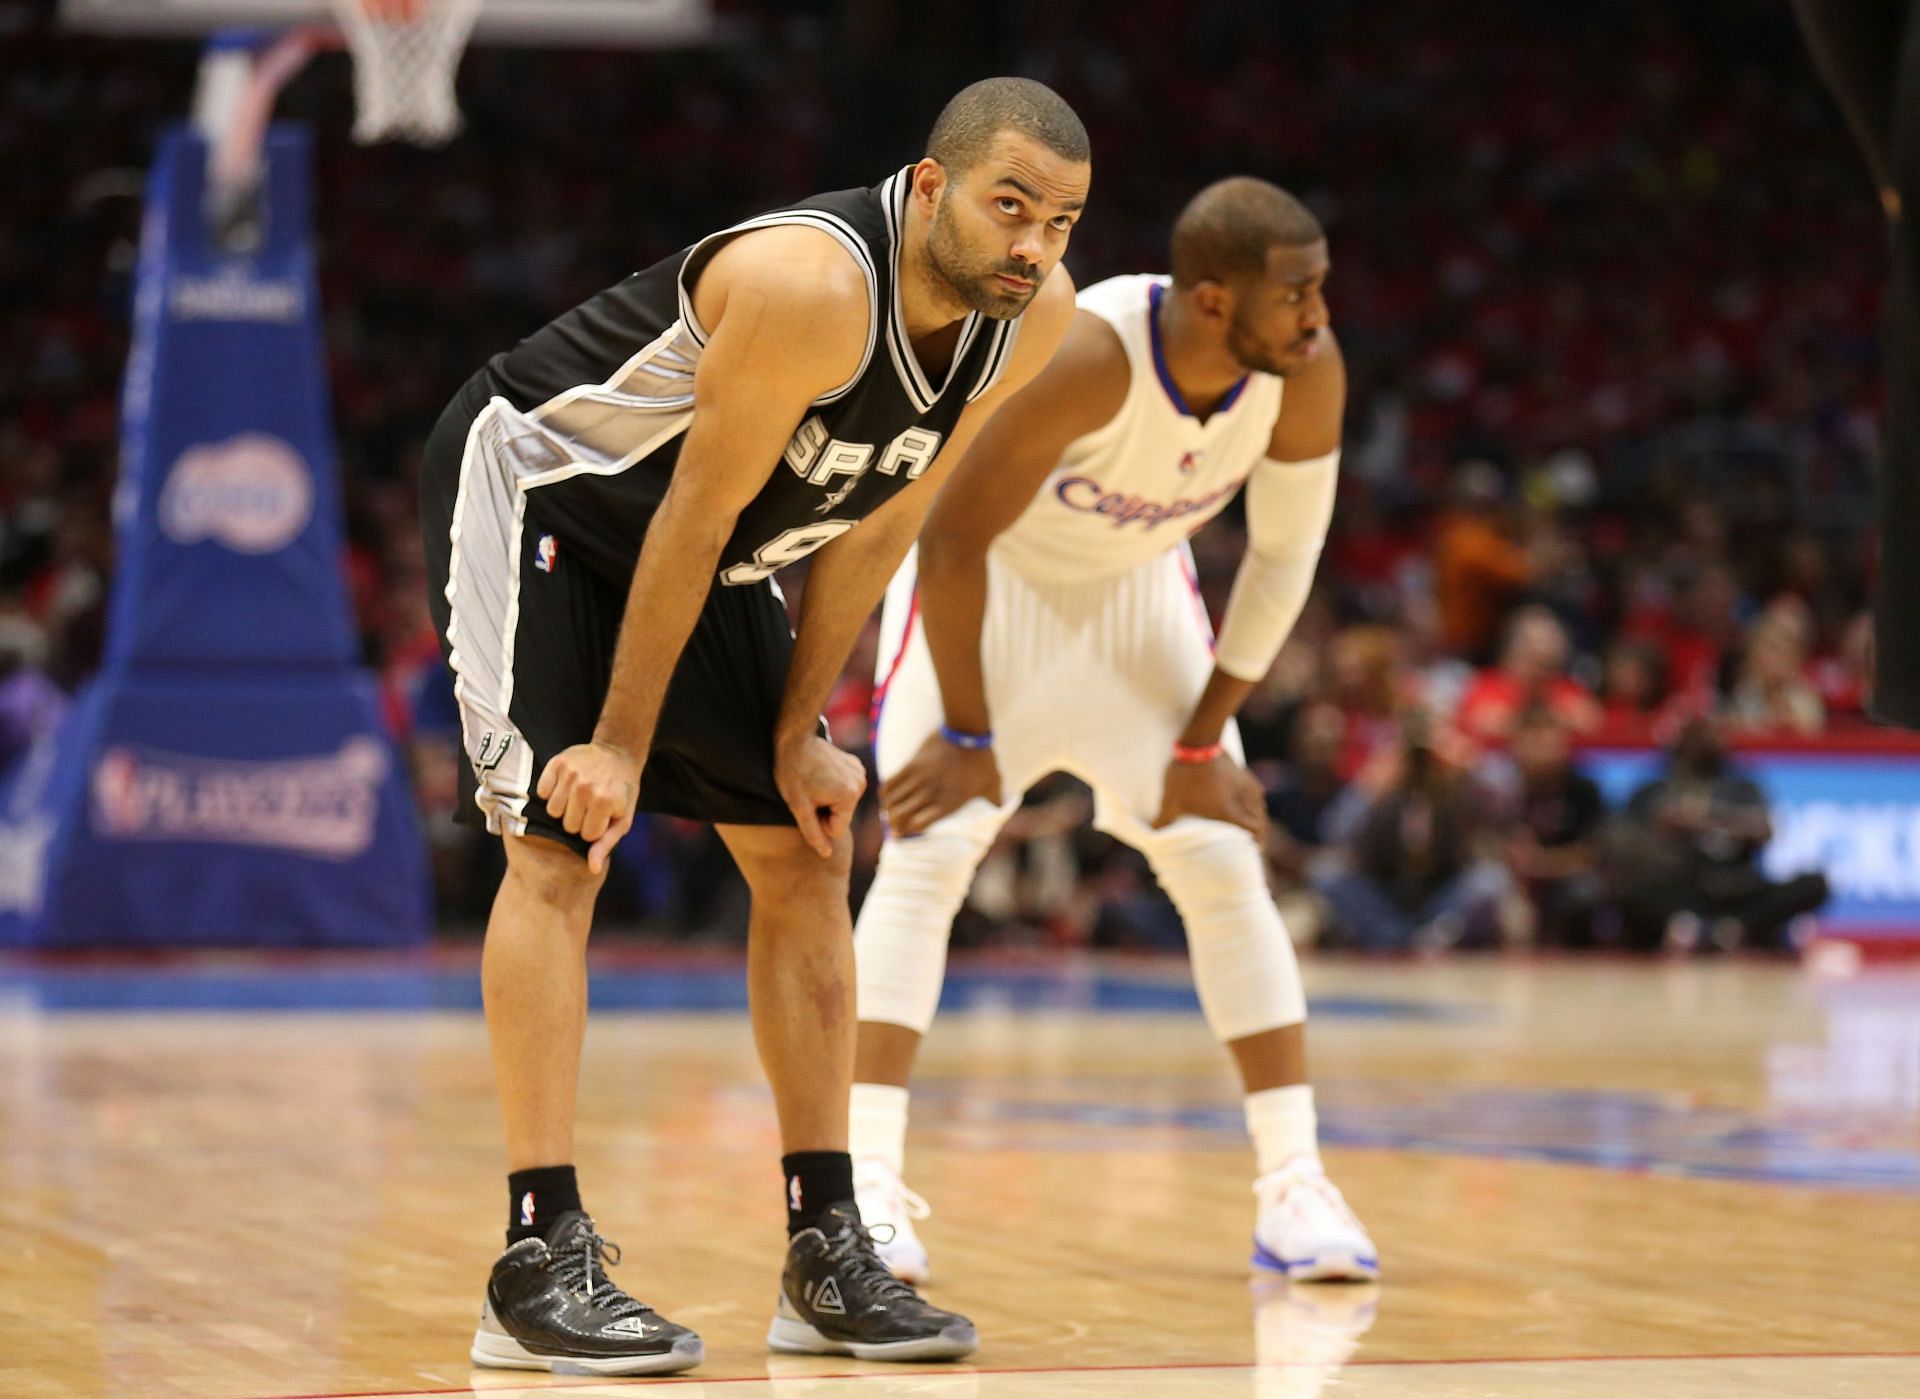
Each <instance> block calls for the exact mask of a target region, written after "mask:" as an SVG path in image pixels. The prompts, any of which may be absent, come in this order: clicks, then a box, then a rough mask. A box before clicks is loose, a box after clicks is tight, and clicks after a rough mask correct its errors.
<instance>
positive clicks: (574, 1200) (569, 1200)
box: [507, 1166, 583, 1244]
mask: <svg viewBox="0 0 1920 1399" xmlns="http://www.w3.org/2000/svg"><path fill="white" fill-rule="evenodd" d="M581 1208H583V1206H582V1205H581V1203H580V1183H579V1182H578V1181H577V1180H575V1179H574V1177H573V1167H571V1166H537V1167H535V1168H534V1169H533V1170H531V1171H515V1172H513V1173H512V1174H511V1175H509V1176H508V1177H507V1242H508V1243H509V1244H517V1243H519V1242H520V1240H522V1239H535V1238H539V1237H540V1236H541V1235H543V1234H545V1233H546V1232H547V1230H548V1229H550V1228H552V1227H553V1221H554V1220H556V1219H558V1218H559V1217H560V1216H561V1215H563V1214H565V1213H566V1212H567V1211H568V1210H577V1209H581Z"/></svg>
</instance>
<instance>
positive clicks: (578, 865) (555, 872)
mask: <svg viewBox="0 0 1920 1399" xmlns="http://www.w3.org/2000/svg"><path fill="white" fill-rule="evenodd" d="M505 841H506V850H507V877H508V878H509V879H512V880H515V881H517V882H519V883H520V884H522V885H523V886H525V888H526V890H527V892H528V893H530V894H532V895H533V896H534V897H535V898H537V899H539V900H540V901H541V902H543V903H547V904H552V905H553V906H555V907H556V908H569V907H574V906H580V905H584V906H585V907H586V908H587V909H588V910H589V911H591V909H592V908H593V903H594V900H595V899H596V898H598V897H599V894H600V886H601V885H602V884H604V883H605V882H606V878H607V876H606V872H605V871H604V870H603V871H602V872H600V873H599V874H595V873H594V872H593V870H592V869H591V868H590V867H589V866H588V864H587V860H586V857H585V856H584V855H582V854H580V853H579V852H578V851H576V850H575V849H573V847H571V846H569V845H564V844H562V843H561V842H560V841H557V840H550V839H548V838H547V837H545V836H540V835H524V836H511V835H510V836H507V837H505Z"/></svg>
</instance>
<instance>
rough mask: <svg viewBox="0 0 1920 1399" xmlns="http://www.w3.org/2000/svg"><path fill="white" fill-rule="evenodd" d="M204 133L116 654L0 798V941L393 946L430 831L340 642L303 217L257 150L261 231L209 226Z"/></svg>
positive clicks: (291, 161) (172, 257)
mask: <svg viewBox="0 0 1920 1399" xmlns="http://www.w3.org/2000/svg"><path fill="white" fill-rule="evenodd" d="M205 160H206V147H205V146H204V144H203V143H202V142H201V141H200V140H199V139H198V138H197V137H195V136H193V135H192V134H191V133H189V132H186V131H184V130H182V131H174V132H172V133H170V134H169V135H167V136H166V137H165V138H164V139H163V141H162V143H161V147H160V151H159V155H158V157H157V161H156V164H155V167H154V171H153V175H152V179H151V183H150V187H149V192H148V205H147V211H146V223H145V227H144V231H143V234H142V242H141V253H140V271H139V280H138V291H137V305H136V310H135V318H134V349H133V353H132V356H131V358H130V360H129V363H128V369H127V382H126V390H125V402H124V410H123V424H122V433H123V441H122V460H121V468H120V482H119V487H118V491H117V495H116V500H115V513H116V531H117V534H116V538H117V544H118V561H117V567H116V570H115V576H114V587H113V598H112V603H111V609H110V613H109V633H108V639H107V648H106V658H105V663H104V665H103V667H102V670H101V672H100V674H99V675H98V676H97V677H96V678H95V679H94V681H93V682H92V683H91V684H90V685H89V686H88V688H87V689H86V690H85V691H84V692H83V693H82V694H81V695H80V697H79V698H78V701H77V702H76V703H75V705H74V707H73V709H72V711H71V712H70V713H69V715H68V716H67V718H66V721H65V722H64V723H63V724H62V726H61V727H60V728H59V729H58V730H57V731H56V732H55V733H54V734H52V735H50V736H49V737H47V738H46V739H45V740H43V741H42V742H41V743H40V744H38V745H37V746H36V747H35V748H34V750H33V751H32V752H31V753H30V754H29V756H28V757H27V758H26V759H25V760H24V762H23V763H22V764H21V765H20V766H19V767H18V768H17V769H16V770H15V772H14V773H13V774H11V777H10V780H9V782H8V784H7V787H6V790H5V791H4V792H0V945H8V944H11V945H15V946H21V945H24V946H37V947H77V946H92V945H119V946H126V945H136V946H138V945H177V944H202V945H205V944H216V945H234V946H289V945H307V946H313V945H346V944H351V945H392V944H396V943H409V942H413V941H416V940H418V939H420V938H422V937H424V936H425V935H426V933H427V931H428V929H429V924H430V908H429V896H428V884H427V875H426V861H425V851H424V847H423V844H422V841H421V837H420V834H419V831H418V828H417V825H416V822H415V818H414V812H413V805H412V799H411V795H410V792H409V788H408V784H407V781H406V774H405V772H404V771H403V769H402V767H401V764H400V760H399V757H398V755H397V754H396V753H395V752H394V751H393V748H392V745H391V744H390V743H389V741H388V739H387V737H386V735H385V732H384V730H383V728H382V726H381V723H380V719H379V710H378V705H377V703H376V698H375V694H374V689H373V684H372V681H371V679H370V677H368V676H367V675H365V674H364V673H363V672H362V671H360V670H359V669H358V667H357V665H356V661H355V644H354V633H353V627H352V622H351V618H350V617H349V614H348V608H347V601H346V593H345V587H344V584H343V581H342V578H341V572H340V554H341V529H340V508H339V500H338V492H337V490H336V487H335V483H334V464H333V441H332V433H331V427H330V417H329V407H328V399H327V382H326V375H325V365H324V361H323V359H322V343H321V333H320V308H319V305H318V299H317V295H316V291H315V284H314V275H313V266H312V257H311V252H310V247H309V237H308V218H309V215H308V192H307V191H308V147H307V142H306V139H305V137H304V135H303V134H302V133H300V132H298V131H290V130H282V129H276V130H275V131H274V132H273V133H272V134H271V136H270V137H269V139H268V143H267V161H268V165H267V170H268V174H267V180H266V185H265V188H264V190H263V194H262V200H263V204H262V212H263V215H264V219H263V225H262V228H263V238H262V241H261V244H260V246H259V247H258V249H257V250H256V251H250V252H248V253H246V254H244V255H235V254H230V253H227V252H224V251H222V250H221V249H219V248H217V247H216V246H214V245H213V244H212V243H211V242H210V240H209V239H208V237H207V235H206V224H205V217H204V212H203V179H202V176H203V172H204V166H205Z"/></svg>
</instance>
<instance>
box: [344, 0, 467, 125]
mask: <svg viewBox="0 0 1920 1399" xmlns="http://www.w3.org/2000/svg"><path fill="white" fill-rule="evenodd" d="M481 3H482V0H333V8H334V12H335V14H336V15H338V16H339V21H340V29H341V32H342V33H344V34H345V35H346V36H347V47H348V48H350V49H351V50H352V51H353V97H354V107H355V111H356V115H355V118H354V123H353V139H354V140H356V141H358V142H360V143H361V144H362V145H371V144H372V143H373V142H376V141H390V140H400V141H411V142H413V143H414V144H415V145H420V146H440V145H445V144H446V143H447V142H448V141H450V140H452V139H453V137H454V135H455V134H456V133H457V132H458V131H459V130H460V107H459V104H458V103H457V102H456V101H455V100H454V93H453V79H454V74H455V72H456V71H458V69H459V67H460V55H461V54H462V53H463V52H464V51H465V49H466V47H467V38H468V36H469V35H471V34H472V33H473V24H474V21H475V20H476V19H478V18H479V16H480V6H481Z"/></svg>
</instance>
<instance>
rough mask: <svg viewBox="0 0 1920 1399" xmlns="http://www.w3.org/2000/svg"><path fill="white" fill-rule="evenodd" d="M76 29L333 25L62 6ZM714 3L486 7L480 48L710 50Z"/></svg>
mask: <svg viewBox="0 0 1920 1399" xmlns="http://www.w3.org/2000/svg"><path fill="white" fill-rule="evenodd" d="M60 19H61V23H62V24H64V25H65V26H66V27H68V28H70V29H76V30H86V31H92V32H96V33H112V34H125V35H129V36H131V35H137V34H148V35H177V36H182V37H184V36H189V35H195V34H205V33H208V32H210V31H212V30H217V29H227V28H261V29H289V28H292V27H294V26H297V25H302V24H330V23H331V22H332V20H333V11H332V8H331V6H330V5H329V4H328V0H61V3H60ZM713 32H714V20H713V9H712V5H711V3H710V0H486V3H485V4H484V5H483V6H482V7H481V11H480V19H479V23H478V24H477V25H476V26H475V28H474V32H473V40H474V42H475V43H482V44H519V45H526V46H529V47H536V48H548V47H571V46H594V47H603V46H607V45H618V46H630V47H634V48H658V47H669V46H676V45H684V44H699V43H705V42H707V41H709V40H711V39H712V37H713Z"/></svg>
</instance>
